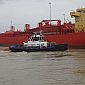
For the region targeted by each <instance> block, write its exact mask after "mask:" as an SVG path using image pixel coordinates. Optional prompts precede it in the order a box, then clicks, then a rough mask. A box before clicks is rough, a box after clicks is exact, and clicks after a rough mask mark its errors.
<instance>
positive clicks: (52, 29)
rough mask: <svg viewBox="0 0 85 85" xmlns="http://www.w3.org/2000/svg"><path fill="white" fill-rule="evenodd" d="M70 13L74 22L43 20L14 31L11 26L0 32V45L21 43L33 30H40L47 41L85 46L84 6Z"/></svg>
mask: <svg viewBox="0 0 85 85" xmlns="http://www.w3.org/2000/svg"><path fill="white" fill-rule="evenodd" d="M70 14H71V16H72V17H75V24H72V23H71V22H68V23H67V22H64V23H61V20H43V21H41V22H39V23H38V26H37V27H36V28H33V29H30V25H29V24H26V25H25V29H24V31H18V30H17V31H15V28H14V26H11V29H10V31H6V32H5V33H1V34H0V45H1V46H8V45H12V44H23V42H26V41H28V39H29V37H30V35H31V34H32V33H33V32H40V31H41V32H42V33H43V35H44V39H45V40H46V41H48V42H56V43H66V44H68V45H69V48H85V8H81V9H77V10H76V12H71V13H70Z"/></svg>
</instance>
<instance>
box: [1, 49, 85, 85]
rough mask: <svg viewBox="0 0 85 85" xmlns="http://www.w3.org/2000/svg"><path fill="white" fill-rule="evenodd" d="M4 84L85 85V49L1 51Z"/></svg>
mask: <svg viewBox="0 0 85 85" xmlns="http://www.w3.org/2000/svg"><path fill="white" fill-rule="evenodd" d="M0 85H85V49H70V50H68V51H65V52H57V51H56V52H30V53H27V52H18V53H13V52H10V51H3V50H0Z"/></svg>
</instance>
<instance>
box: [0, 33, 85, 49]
mask: <svg viewBox="0 0 85 85" xmlns="http://www.w3.org/2000/svg"><path fill="white" fill-rule="evenodd" d="M29 37H30V35H28V34H18V35H0V45H5V46H6V45H7V46H8V45H12V44H23V42H26V41H28V39H29ZM44 39H45V40H47V41H48V42H56V43H67V44H68V45H69V47H70V48H85V32H77V33H75V32H74V33H67V34H62V35H57V34H45V35H44Z"/></svg>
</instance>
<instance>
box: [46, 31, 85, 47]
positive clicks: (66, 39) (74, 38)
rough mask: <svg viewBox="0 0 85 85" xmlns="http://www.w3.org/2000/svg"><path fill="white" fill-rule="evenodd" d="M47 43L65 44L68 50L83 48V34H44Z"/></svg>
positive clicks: (84, 45)
mask: <svg viewBox="0 0 85 85" xmlns="http://www.w3.org/2000/svg"><path fill="white" fill-rule="evenodd" d="M45 39H46V40H47V41H48V42H56V43H60V44H62V43H66V44H68V46H69V48H85V32H76V33H68V34H62V35H56V34H45Z"/></svg>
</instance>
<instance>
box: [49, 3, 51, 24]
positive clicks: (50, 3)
mask: <svg viewBox="0 0 85 85" xmlns="http://www.w3.org/2000/svg"><path fill="white" fill-rule="evenodd" d="M49 7H50V24H51V2H49Z"/></svg>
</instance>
